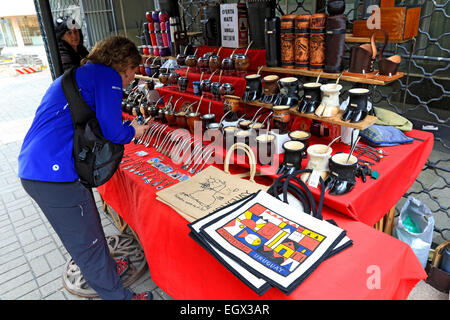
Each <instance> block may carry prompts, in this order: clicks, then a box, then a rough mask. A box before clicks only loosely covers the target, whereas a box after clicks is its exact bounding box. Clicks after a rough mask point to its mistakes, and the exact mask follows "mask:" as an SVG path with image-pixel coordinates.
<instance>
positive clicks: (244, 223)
mask: <svg viewBox="0 0 450 320" xmlns="http://www.w3.org/2000/svg"><path fill="white" fill-rule="evenodd" d="M216 231H217V232H218V233H219V234H220V235H221V236H222V237H223V238H224V239H225V240H226V241H228V242H229V243H230V244H231V245H233V246H234V247H236V248H238V249H239V250H241V251H242V252H245V253H246V254H247V255H248V256H249V257H251V258H252V259H254V260H256V261H258V262H259V263H261V264H262V265H264V266H265V267H267V268H269V269H271V270H273V271H275V272H277V273H278V274H280V275H283V276H288V275H289V274H291V273H292V272H293V271H294V270H295V269H296V268H297V267H298V266H299V265H300V264H302V263H303V262H304V261H305V260H306V259H308V257H309V256H311V254H312V253H313V252H314V250H315V249H316V248H317V247H318V245H319V244H320V243H321V242H322V241H323V240H324V239H325V238H326V237H325V236H323V235H321V234H319V233H317V232H314V231H312V230H309V229H306V228H305V227H303V226H300V225H299V224H297V223H294V222H293V221H290V220H288V219H286V218H285V217H283V216H281V215H279V214H277V213H275V212H272V211H271V210H269V209H267V208H266V207H264V206H262V205H261V204H255V205H253V206H252V207H251V208H250V209H248V210H247V211H245V212H243V213H242V214H240V215H239V216H238V217H237V218H235V219H233V220H231V221H229V222H228V223H226V224H225V225H224V226H222V227H220V228H219V229H217V230H216Z"/></svg>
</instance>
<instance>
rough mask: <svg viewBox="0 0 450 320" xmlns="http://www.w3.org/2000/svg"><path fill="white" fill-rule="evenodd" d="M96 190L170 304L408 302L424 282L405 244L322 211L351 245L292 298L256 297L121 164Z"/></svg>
mask: <svg viewBox="0 0 450 320" xmlns="http://www.w3.org/2000/svg"><path fill="white" fill-rule="evenodd" d="M137 151H145V152H147V153H148V155H147V156H146V157H145V159H148V158H151V157H154V156H155V155H156V154H157V153H156V151H155V149H154V148H145V147H143V146H142V145H134V144H130V145H127V146H126V154H127V155H128V156H129V157H135V158H137V157H138V156H137V155H136V152H137ZM158 156H159V157H160V158H162V159H163V161H167V162H168V161H170V159H169V158H167V157H165V156H162V155H158ZM174 166H177V165H174ZM177 168H178V167H177ZM98 191H99V193H100V194H101V196H102V198H103V199H104V201H105V202H106V203H107V204H108V205H110V206H111V207H112V208H113V209H114V210H115V211H116V212H117V213H118V214H119V215H120V216H121V217H122V218H123V219H124V220H125V221H126V222H127V223H128V224H129V226H130V227H131V228H132V229H133V230H134V231H135V232H136V234H137V235H138V237H139V240H140V242H141V244H142V246H143V249H144V252H145V255H146V257H147V261H148V264H149V268H150V273H151V275H152V279H153V280H154V281H155V283H156V284H157V285H158V286H159V287H160V288H161V289H162V290H164V291H165V292H166V293H167V294H169V295H170V296H172V297H173V298H175V299H405V298H406V297H407V296H408V294H409V292H410V291H411V289H412V288H413V287H414V286H415V284H416V283H417V282H418V281H420V280H423V279H425V278H426V273H425V271H424V270H423V268H422V267H421V265H420V262H419V261H418V259H417V258H416V256H415V255H414V253H413V251H412V250H411V248H410V247H409V246H408V245H407V244H406V243H403V242H401V241H399V240H397V239H395V238H393V237H391V236H388V235H386V234H384V233H381V232H379V231H377V230H375V229H373V228H371V227H369V226H367V225H366V224H364V223H362V222H359V221H355V220H353V219H351V218H349V217H347V216H345V215H342V214H340V213H339V212H337V211H335V210H333V209H331V208H328V207H325V208H324V209H323V215H324V218H325V219H334V220H335V221H336V222H337V224H338V225H339V226H340V227H341V228H343V229H345V230H347V235H348V236H349V237H350V238H351V239H352V240H353V243H354V244H353V246H352V247H350V248H348V249H346V250H344V251H343V252H341V253H339V254H338V255H336V256H334V257H332V258H330V259H328V260H327V261H325V262H323V263H322V264H321V265H320V266H319V268H318V269H316V270H315V271H314V272H313V274H311V276H310V277H309V278H308V279H306V280H305V281H304V282H303V283H302V284H301V285H300V287H299V288H297V289H296V290H295V291H294V292H293V293H292V294H291V295H289V296H286V295H284V294H283V293H282V292H281V291H279V290H277V289H274V288H272V289H270V290H269V291H268V292H266V293H265V294H264V295H262V296H261V297H259V296H258V295H257V294H256V293H255V292H254V291H252V290H251V289H250V288H248V287H247V286H246V285H245V284H244V283H242V282H241V281H240V280H239V279H238V278H236V277H235V276H234V275H233V274H232V273H231V272H229V271H228V270H227V269H226V268H225V267H223V266H222V265H221V264H220V263H219V262H218V261H217V260H216V259H215V258H214V257H213V256H211V255H210V254H209V253H208V252H206V251H205V250H204V249H203V248H202V247H201V246H200V245H199V244H197V243H196V242H195V241H194V240H193V239H191V238H190V237H189V228H188V226H187V225H188V221H187V220H185V219H184V218H183V217H181V216H180V215H179V214H178V213H177V212H176V211H174V210H173V209H172V208H170V207H169V206H167V205H165V204H163V203H161V202H159V201H158V200H156V192H157V191H158V190H156V188H155V187H153V186H151V185H150V184H145V183H144V182H143V180H142V179H141V177H139V176H137V175H135V174H133V173H130V172H129V171H126V170H124V169H123V166H122V168H120V169H119V170H118V172H117V173H116V174H115V175H114V176H113V177H112V179H111V180H110V181H108V182H107V183H106V184H105V185H103V186H101V187H98Z"/></svg>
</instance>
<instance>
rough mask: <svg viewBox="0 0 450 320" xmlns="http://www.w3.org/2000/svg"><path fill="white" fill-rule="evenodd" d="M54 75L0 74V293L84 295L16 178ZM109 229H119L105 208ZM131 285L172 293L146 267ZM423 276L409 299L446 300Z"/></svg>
mask: <svg viewBox="0 0 450 320" xmlns="http://www.w3.org/2000/svg"><path fill="white" fill-rule="evenodd" d="M51 81H52V79H51V76H50V73H49V71H48V69H47V70H45V71H43V72H40V73H34V74H29V75H22V76H18V77H12V78H11V77H8V76H5V75H2V74H0V275H1V276H0V299H1V300H16V299H32V300H39V299H48V300H72V299H82V298H79V297H77V296H74V295H72V294H70V293H69V292H67V290H65V289H64V287H63V284H62V272H63V266H64V264H65V262H66V261H67V260H68V259H69V256H68V254H67V252H66V250H65V249H64V247H63V245H62V243H61V241H60V240H59V239H58V237H57V236H56V234H55V232H54V230H53V229H52V227H51V226H50V225H49V223H48V221H47V219H46V218H45V216H44V215H43V213H42V212H41V210H40V209H39V207H38V206H37V205H36V203H35V202H34V201H33V200H32V199H31V198H30V197H29V196H28V195H27V194H26V193H25V192H24V190H23V189H22V186H21V184H20V181H19V179H18V178H17V156H18V154H19V151H20V148H21V145H22V140H23V137H24V136H25V134H26V132H27V131H28V128H29V126H30V125H31V122H32V120H33V116H34V113H35V111H36V108H37V106H38V104H39V102H40V100H41V98H42V96H43V94H44V93H45V91H46V89H47V87H48V86H49V85H50V83H51ZM95 197H96V200H97V206H98V208H99V211H100V214H101V218H102V224H103V227H104V230H105V234H106V235H107V236H108V235H114V234H119V231H118V229H117V228H116V226H115V225H114V224H113V223H112V219H111V217H110V216H109V215H106V214H105V213H104V212H103V210H102V209H101V202H100V197H99V195H98V193H97V192H96V191H95ZM131 289H132V290H133V291H135V292H141V291H144V290H152V292H153V294H154V296H155V298H156V299H163V300H170V299H172V298H171V297H170V296H168V295H167V294H166V293H164V292H163V291H162V290H161V289H160V288H158V287H157V285H156V284H155V283H154V282H153V281H152V279H151V275H150V273H149V272H146V273H145V275H144V276H142V277H141V279H139V280H138V281H137V282H136V283H135V284H134V285H132V286H131ZM448 298H449V297H448V294H444V293H441V292H439V291H437V290H435V289H434V288H432V287H430V286H429V285H427V284H426V283H425V282H423V281H422V282H420V283H419V284H418V285H417V286H416V288H415V289H414V290H413V291H412V292H411V294H410V296H409V299H424V300H447V299H448Z"/></svg>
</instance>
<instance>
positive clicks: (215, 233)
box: [189, 191, 352, 295]
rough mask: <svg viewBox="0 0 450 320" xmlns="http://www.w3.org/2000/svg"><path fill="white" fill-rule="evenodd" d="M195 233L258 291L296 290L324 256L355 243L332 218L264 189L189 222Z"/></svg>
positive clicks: (209, 249)
mask: <svg viewBox="0 0 450 320" xmlns="http://www.w3.org/2000/svg"><path fill="white" fill-rule="evenodd" d="M189 227H190V229H191V237H193V238H194V239H195V240H196V241H197V242H199V243H200V244H202V246H203V247H204V248H205V249H206V250H207V251H208V252H210V253H211V254H213V256H214V257H216V258H217V259H218V260H219V261H220V262H221V263H222V264H224V266H225V267H227V268H228V269H229V270H230V271H231V272H232V273H233V274H234V275H236V276H237V277H238V278H239V279H241V280H242V281H243V282H244V283H246V284H247V285H248V286H249V287H250V288H252V289H253V290H254V291H255V292H256V293H258V294H259V295H262V294H263V293H264V292H265V291H267V289H268V288H269V287H270V286H273V287H276V288H278V289H280V290H281V291H282V292H284V293H286V294H290V293H291V292H292V291H294V290H295V289H296V288H297V287H298V286H299V285H300V284H301V283H302V282H303V281H304V280H305V279H306V278H307V277H308V276H309V275H310V274H311V273H312V272H313V271H314V270H315V269H316V268H317V267H318V265H319V264H320V263H322V262H323V261H324V260H325V259H327V258H329V257H331V256H333V255H335V254H337V253H338V252H340V251H341V250H343V249H345V248H347V247H348V246H350V245H351V244H352V241H351V240H350V239H349V238H348V237H346V235H345V234H346V232H345V230H343V229H341V228H339V227H338V226H336V225H335V224H333V221H330V222H327V221H323V220H320V219H317V218H314V217H312V216H310V215H308V214H306V213H304V212H301V211H299V210H298V208H295V207H293V206H290V205H289V204H287V203H284V202H282V201H280V200H278V199H276V198H275V197H273V196H271V195H269V194H268V193H266V192H264V191H258V192H256V193H255V194H253V195H250V196H248V197H246V198H244V199H242V200H239V201H237V202H236V203H233V204H231V205H228V206H226V207H223V208H222V209H220V210H218V211H215V212H213V213H211V214H210V215H208V216H205V217H204V218H203V219H199V220H197V221H195V222H193V223H191V224H190V225H189Z"/></svg>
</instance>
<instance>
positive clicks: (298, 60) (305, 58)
mask: <svg viewBox="0 0 450 320" xmlns="http://www.w3.org/2000/svg"><path fill="white" fill-rule="evenodd" d="M310 21H311V15H310V14H299V15H298V16H297V17H296V18H295V69H301V70H308V66H309V24H310Z"/></svg>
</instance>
